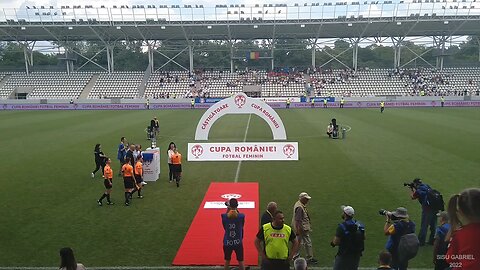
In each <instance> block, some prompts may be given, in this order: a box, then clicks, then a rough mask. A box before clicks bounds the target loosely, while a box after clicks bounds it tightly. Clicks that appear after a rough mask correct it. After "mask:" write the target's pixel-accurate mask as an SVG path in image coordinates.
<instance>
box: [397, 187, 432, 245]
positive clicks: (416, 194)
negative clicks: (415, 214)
mask: <svg viewBox="0 0 480 270" xmlns="http://www.w3.org/2000/svg"><path fill="white" fill-rule="evenodd" d="M404 185H405V184H404ZM407 186H409V187H410V190H411V194H410V197H411V198H412V200H418V202H419V203H420V204H421V205H422V219H421V221H420V232H419V233H418V240H419V241H420V246H424V245H425V240H426V238H427V228H428V226H430V237H429V240H428V244H429V245H433V240H434V237H435V230H436V228H437V216H436V214H437V213H436V212H435V211H434V209H432V207H431V206H430V202H429V201H428V192H429V190H431V188H430V186H428V185H427V184H424V183H422V180H420V179H419V178H415V179H414V180H413V182H412V183H411V184H408V185H407Z"/></svg>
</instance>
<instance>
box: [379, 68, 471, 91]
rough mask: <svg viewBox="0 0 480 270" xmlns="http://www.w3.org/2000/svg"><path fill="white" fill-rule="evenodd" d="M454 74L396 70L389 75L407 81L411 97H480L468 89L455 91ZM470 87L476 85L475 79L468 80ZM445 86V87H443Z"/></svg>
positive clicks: (423, 70)
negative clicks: (452, 82)
mask: <svg viewBox="0 0 480 270" xmlns="http://www.w3.org/2000/svg"><path fill="white" fill-rule="evenodd" d="M453 76H454V75H453V74H452V73H449V72H446V73H440V72H436V70H431V69H423V68H417V69H399V68H397V69H395V70H393V71H390V72H389V73H388V77H390V78H399V79H400V80H404V81H405V88H409V89H411V90H410V91H409V95H410V96H466V95H479V91H478V89H477V91H475V92H473V93H472V92H470V91H469V90H468V89H454V88H455V85H453V84H451V81H452V79H453ZM467 83H468V85H474V84H475V81H474V79H473V78H469V79H467ZM442 86H443V87H442Z"/></svg>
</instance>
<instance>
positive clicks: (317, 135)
mask: <svg viewBox="0 0 480 270" xmlns="http://www.w3.org/2000/svg"><path fill="white" fill-rule="evenodd" d="M203 112H204V111H201V110H184V111H181V110H171V111H155V112H153V111H38V112H28V111H1V112H0V123H1V125H0V138H1V141H2V143H3V145H4V147H5V148H4V153H3V158H2V162H1V163H0V172H1V174H2V177H0V179H1V180H0V185H1V187H2V191H3V192H2V203H1V204H0V217H1V223H0V224H1V228H2V233H1V234H0V242H1V243H2V244H1V245H0V266H4V267H7V266H55V265H57V264H58V250H59V248H61V247H63V246H71V247H73V248H74V250H75V252H76V256H77V258H78V259H79V260H80V261H82V262H83V263H84V264H85V265H87V266H166V265H170V264H171V262H172V260H173V258H174V256H175V254H176V251H177V249H178V248H179V246H180V244H181V242H182V240H183V237H184V235H185V233H186V231H187V230H188V227H189V225H190V223H191V221H192V219H193V217H194V215H195V213H196V211H197V209H198V206H199V204H200V202H201V201H202V198H203V196H204V194H205V192H206V189H207V187H208V185H209V183H210V182H212V181H233V180H234V178H235V173H236V169H237V164H238V163H237V162H223V163H214V162H207V163H205V162H192V163H189V162H184V165H183V167H184V177H183V178H184V181H183V182H184V183H183V184H184V185H183V186H182V187H181V188H180V189H177V188H176V187H174V186H173V185H171V184H168V181H167V176H166V173H165V172H167V171H168V169H167V166H166V160H165V156H164V155H163V156H162V157H161V170H162V175H161V178H160V180H159V181H157V182H156V183H150V184H149V185H148V186H147V187H146V190H145V199H144V200H143V201H138V202H137V201H135V202H134V204H133V205H132V206H131V207H129V208H126V207H123V206H122V205H121V201H122V197H123V192H122V188H123V187H122V184H121V180H120V179H119V178H118V177H116V178H115V179H114V189H113V195H112V197H113V198H112V199H113V200H114V201H116V202H117V205H115V206H113V207H107V206H104V207H98V206H97V205H96V203H95V200H96V199H97V198H98V197H99V196H100V195H101V194H102V192H103V184H102V181H101V180H100V179H101V178H100V176H98V175H97V178H96V179H95V180H92V179H91V178H90V172H91V171H92V170H93V168H94V161H93V148H94V145H95V144H96V143H101V144H102V146H103V151H104V152H105V153H106V154H107V155H109V156H111V157H113V158H115V157H116V147H117V144H118V142H119V139H120V137H121V136H125V137H126V138H127V140H128V141H129V142H134V143H141V144H143V145H144V148H145V147H146V146H147V144H148V142H147V141H146V140H145V133H144V129H145V126H146V125H147V124H148V123H149V120H150V119H151V117H152V116H154V115H156V116H158V117H159V119H160V125H161V138H160V140H159V142H158V145H160V147H162V154H164V152H165V148H166V147H167V145H168V143H169V142H170V141H174V142H175V143H176V144H177V145H178V146H179V149H180V151H181V152H182V153H184V155H185V156H186V146H187V143H188V142H193V141H194V140H193V137H194V131H195V127H196V124H197V121H198V119H199V118H200V117H201V115H202V114H203ZM278 113H279V115H280V116H281V118H282V119H283V121H284V124H285V126H286V129H287V135H288V140H289V141H298V142H299V153H300V161H298V162H243V163H242V167H241V172H240V175H239V181H240V182H242V181H258V182H259V183H260V204H261V209H260V211H263V208H264V207H265V205H266V203H267V202H269V201H272V200H273V201H277V202H278V204H279V207H280V208H281V209H282V210H284V212H286V214H287V215H286V220H287V221H288V223H290V220H291V212H292V209H291V208H292V207H293V204H294V202H295V201H296V199H297V196H298V194H299V193H300V192H302V191H307V192H308V193H309V194H310V195H311V196H312V197H313V198H312V200H311V202H310V203H309V210H310V214H311V217H312V222H313V230H314V231H313V232H312V237H313V246H314V252H315V254H316V257H317V258H318V259H319V260H320V265H321V266H331V265H332V262H333V258H334V254H335V251H336V250H335V249H332V248H331V247H330V246H329V243H330V241H331V239H332V237H333V235H334V232H335V227H336V225H337V224H338V223H339V222H341V220H340V215H341V213H340V210H339V209H340V208H339V206H340V205H342V204H350V205H352V206H353V207H354V208H355V210H356V213H357V215H356V216H357V219H359V220H361V221H363V222H364V223H365V224H366V228H367V238H368V239H367V241H366V252H365V254H364V256H363V258H362V260H361V266H363V267H369V266H374V265H376V257H377V254H378V253H379V251H380V250H382V248H383V246H384V244H385V242H386V237H385V236H384V235H383V233H382V229H383V224H384V218H382V217H380V216H379V215H378V213H377V212H378V210H379V209H380V208H386V209H394V208H396V207H398V206H405V207H407V208H408V210H409V213H410V216H411V217H412V219H413V220H414V221H415V222H417V224H418V226H419V220H420V207H419V205H418V203H417V202H416V201H411V200H410V199H409V197H408V190H407V189H405V188H404V187H403V185H402V183H403V182H405V181H408V180H411V179H413V178H415V177H421V178H423V179H424V181H425V182H426V183H428V184H430V185H431V186H433V187H434V188H436V189H438V190H440V191H441V192H442V193H443V194H444V197H446V199H448V197H449V196H450V195H451V194H454V193H457V192H459V191H460V190H462V189H464V188H466V187H472V186H480V181H479V178H478V175H480V168H479V166H478V164H479V161H480V157H479V156H478V149H479V147H480V145H479V144H480V140H479V138H480V126H479V125H478V123H479V122H480V111H479V110H478V109H475V108H462V109H460V108H422V109H419V108H417V109H391V108H387V109H386V111H385V113H383V114H380V113H379V111H378V110H377V109H327V110H322V109H318V110H308V109H306V110H300V109H299V110H293V109H291V110H279V111H278ZM333 117H335V118H337V119H338V122H339V123H340V124H341V125H348V126H350V127H351V128H352V129H351V131H350V132H348V133H347V139H346V140H329V139H328V138H326V136H324V133H325V129H326V125H327V124H328V122H329V120H330V119H331V118H333ZM247 120H248V115H237V116H226V117H223V118H222V119H220V120H219V121H218V122H217V123H215V125H214V127H213V128H212V131H211V135H210V138H211V141H223V142H239V141H242V140H243V137H244V134H245V129H246V125H247ZM271 138H272V136H271V132H270V130H269V129H268V126H267V124H266V123H265V122H263V120H262V119H260V118H258V117H257V116H252V118H251V122H250V126H249V131H248V134H247V141H269V140H271ZM113 168H114V170H115V171H116V170H118V164H117V162H116V160H115V162H114V166H113ZM247 219H248V217H247ZM207 231H208V230H207ZM251 240H252V241H253V239H251ZM247 241H250V240H247ZM410 266H411V267H415V268H425V267H431V266H432V265H431V247H424V248H422V249H421V250H420V254H419V256H417V258H415V259H414V260H413V261H411V263H410Z"/></svg>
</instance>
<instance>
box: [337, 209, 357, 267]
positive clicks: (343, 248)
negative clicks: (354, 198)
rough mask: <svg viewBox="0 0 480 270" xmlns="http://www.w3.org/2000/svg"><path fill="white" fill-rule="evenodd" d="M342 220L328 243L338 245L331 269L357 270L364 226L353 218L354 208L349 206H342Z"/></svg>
mask: <svg viewBox="0 0 480 270" xmlns="http://www.w3.org/2000/svg"><path fill="white" fill-rule="evenodd" d="M341 208H342V212H343V213H342V219H343V222H342V223H340V224H338V227H337V231H336V232H335V236H334V237H333V240H332V242H331V243H330V245H331V246H332V247H336V246H338V252H337V255H336V256H335V263H334V265H333V270H357V269H358V265H359V263H360V257H361V256H362V252H363V250H364V247H365V245H364V241H365V226H364V225H362V224H361V223H360V222H358V221H356V220H354V219H353V215H354V214H355V210H354V209H353V207H351V206H342V207H341Z"/></svg>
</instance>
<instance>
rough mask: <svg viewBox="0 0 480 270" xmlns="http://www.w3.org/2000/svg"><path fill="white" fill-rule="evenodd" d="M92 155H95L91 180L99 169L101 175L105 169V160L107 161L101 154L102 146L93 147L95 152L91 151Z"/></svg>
mask: <svg viewBox="0 0 480 270" xmlns="http://www.w3.org/2000/svg"><path fill="white" fill-rule="evenodd" d="M93 154H94V155H95V170H93V172H92V178H94V177H95V173H96V172H98V170H99V169H100V168H102V174H103V168H105V160H106V159H107V156H105V154H103V152H102V145H101V144H99V143H97V144H96V145H95V150H94V151H93Z"/></svg>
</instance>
